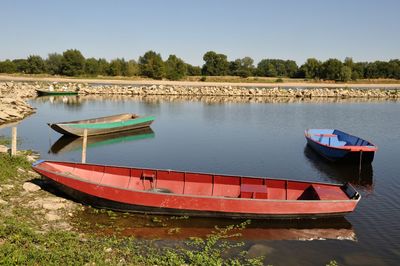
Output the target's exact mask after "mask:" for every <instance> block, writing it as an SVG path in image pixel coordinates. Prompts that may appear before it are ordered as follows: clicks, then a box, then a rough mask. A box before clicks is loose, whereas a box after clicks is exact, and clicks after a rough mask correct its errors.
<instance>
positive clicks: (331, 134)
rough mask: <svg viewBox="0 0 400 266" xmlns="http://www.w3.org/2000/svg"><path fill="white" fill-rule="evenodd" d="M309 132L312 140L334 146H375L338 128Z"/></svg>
mask: <svg viewBox="0 0 400 266" xmlns="http://www.w3.org/2000/svg"><path fill="white" fill-rule="evenodd" d="M307 132H308V134H309V136H310V138H311V139H312V140H314V141H317V142H319V143H321V144H324V145H329V146H333V147H341V146H374V145H373V144H371V143H370V142H368V141H366V140H363V139H361V138H359V137H356V136H353V135H350V134H347V133H345V132H343V131H340V130H337V129H309V130H308V131H307Z"/></svg>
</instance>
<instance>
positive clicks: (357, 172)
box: [304, 146, 373, 188]
mask: <svg viewBox="0 0 400 266" xmlns="http://www.w3.org/2000/svg"><path fill="white" fill-rule="evenodd" d="M304 155H305V157H306V158H307V160H308V162H309V163H310V165H311V166H312V167H313V168H315V169H316V170H317V171H319V172H322V173H324V174H325V175H326V176H327V177H329V178H332V179H334V180H336V181H339V182H351V183H352V184H355V185H359V186H363V187H365V188H371V186H372V185H373V168H372V165H371V164H366V165H362V168H361V169H360V168H359V165H351V164H335V163H332V162H329V161H327V160H325V159H324V158H321V156H319V154H317V153H316V152H315V151H313V150H312V149H311V148H309V147H308V146H306V147H305V148H304Z"/></svg>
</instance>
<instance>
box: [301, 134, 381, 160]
mask: <svg viewBox="0 0 400 266" xmlns="http://www.w3.org/2000/svg"><path fill="white" fill-rule="evenodd" d="M307 144H308V146H309V147H311V148H312V149H313V150H315V151H316V152H317V153H318V154H320V155H321V156H322V157H324V158H325V159H327V160H329V161H332V162H341V163H358V164H359V163H360V159H361V163H362V164H370V163H372V161H373V160H374V155H375V152H374V151H362V154H361V152H360V151H350V150H344V149H336V148H332V147H329V146H326V145H320V144H319V143H317V142H315V141H313V140H311V139H309V138H307Z"/></svg>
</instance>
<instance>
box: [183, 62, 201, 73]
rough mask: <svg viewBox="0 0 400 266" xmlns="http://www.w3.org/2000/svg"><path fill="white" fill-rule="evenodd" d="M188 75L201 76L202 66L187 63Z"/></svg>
mask: <svg viewBox="0 0 400 266" xmlns="http://www.w3.org/2000/svg"><path fill="white" fill-rule="evenodd" d="M186 68H187V75H188V76H200V75H201V67H199V66H192V65H191V64H186Z"/></svg>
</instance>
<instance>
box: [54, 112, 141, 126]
mask: <svg viewBox="0 0 400 266" xmlns="http://www.w3.org/2000/svg"><path fill="white" fill-rule="evenodd" d="M138 117H139V116H138V115H136V114H119V115H112V116H104V117H98V118H92V119H85V120H76V121H68V122H59V123H57V124H87V123H110V122H121V121H126V120H129V119H135V118H138Z"/></svg>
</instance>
